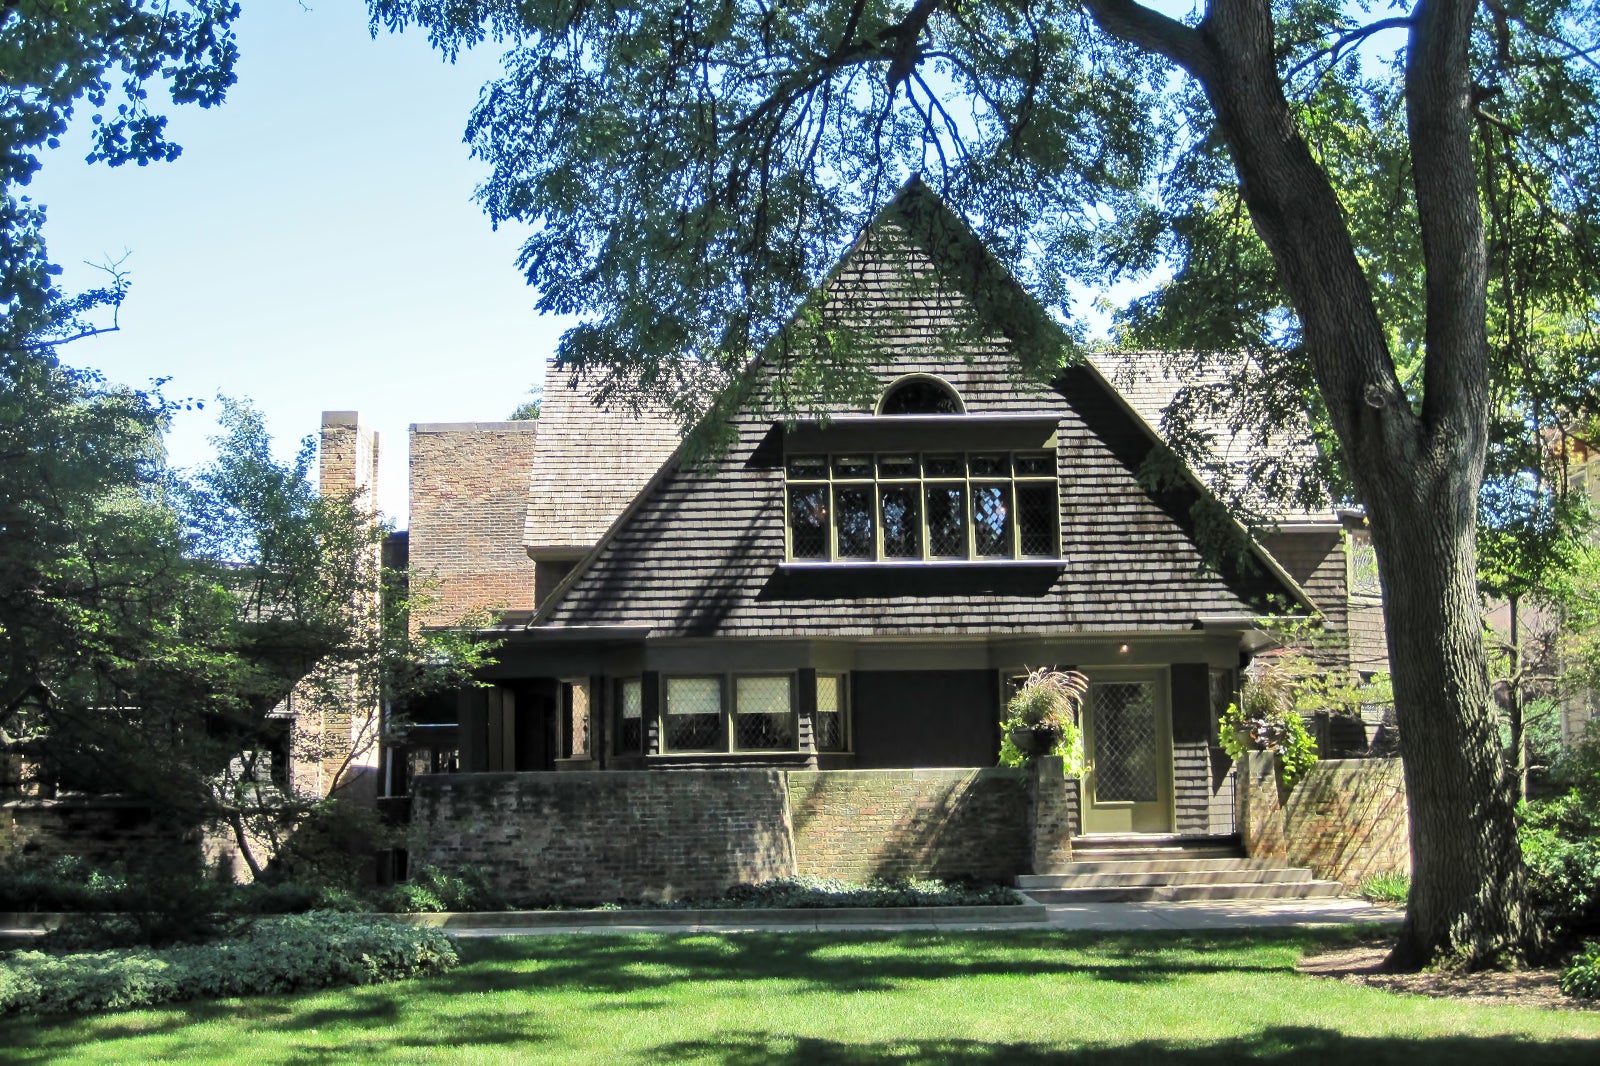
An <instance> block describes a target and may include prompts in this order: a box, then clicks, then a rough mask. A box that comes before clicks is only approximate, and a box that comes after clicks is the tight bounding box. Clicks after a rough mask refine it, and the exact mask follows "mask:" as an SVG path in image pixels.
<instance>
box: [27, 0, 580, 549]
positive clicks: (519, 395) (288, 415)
mask: <svg viewBox="0 0 1600 1066" xmlns="http://www.w3.org/2000/svg"><path fill="white" fill-rule="evenodd" d="M307 4H308V7H305V8H303V7H302V6H301V5H300V4H299V3H298V2H297V0H257V2H255V3H250V4H246V5H244V16H243V18H242V19H241V20H240V22H239V28H238V36H239V47H240V52H241V59H240V63H239V82H238V84H237V85H235V86H234V87H233V89H232V90H231V91H230V93H229V97H228V100H227V102H226V103H225V104H223V105H222V106H221V107H219V108H214V109H211V110H200V109H198V108H193V107H184V108H174V109H170V110H169V111H168V112H167V113H168V114H169V115H170V116H171V122H170V126H169V130H170V132H171V133H172V135H173V138H174V139H175V140H177V141H178V143H180V144H182V145H183V148H184V152H183V155H182V156H181V157H180V158H179V159H178V160H177V161H176V162H173V163H168V164H157V165H152V166H149V167H142V168H141V167H132V166H127V167H120V168H115V169H113V168H108V167H105V166H103V165H101V166H94V167H90V166H87V165H85V164H84V163H83V162H82V159H83V157H84V155H85V154H86V152H87V148H86V144H87V140H86V138H85V137H84V136H83V130H81V129H79V130H75V131H73V133H74V134H75V135H73V136H69V138H68V139H67V140H66V142H65V143H64V144H63V146H62V148H61V149H59V150H57V151H55V152H53V153H51V154H49V155H48V156H47V157H46V159H45V161H44V168H43V170H42V172H41V173H40V174H39V176H38V177H37V178H36V179H35V180H34V183H33V186H32V187H31V189H29V190H27V191H28V192H29V193H30V194H31V195H33V196H34V197H35V198H36V199H38V200H40V201H41V202H43V203H44V204H46V205H47V206H48V208H49V222H48V225H47V228H46V236H47V238H48V240H49V242H50V248H51V253H52V255H53V256H54V258H55V259H56V261H57V262H59V263H62V264H64V265H66V266H67V267H68V274H67V278H66V281H67V284H68V286H69V287H71V288H80V287H86V286H88V285H92V284H95V283H96V279H97V277H98V275H96V274H95V272H93V271H91V270H89V269H88V268H86V267H83V266H82V265H81V263H82V261H84V260H91V261H99V262H103V261H105V260H106V259H107V258H108V257H109V258H116V257H117V256H120V255H122V253H123V252H125V251H126V252H129V253H131V254H130V255H129V257H128V260H127V263H126V267H127V269H129V270H130V271H131V276H132V280H133V290H132V293H131V294H130V296H129V298H128V302H127V304H126V305H125V306H124V308H123V311H122V315H121V325H122V329H121V331H120V332H118V333H114V334H110V335H107V336H104V337H97V338H92V339H89V340H86V341H81V342H77V343H74V344H72V345H69V346H67V347H66V348H65V349H64V350H63V352H62V354H63V357H64V358H65V359H66V360H67V361H68V362H70V363H75V364H79V365H85V366H92V367H95V368H97V369H100V370H103V371H104V372H105V373H106V374H107V376H109V377H110V378H111V379H112V380H116V381H124V382H129V383H134V384H143V383H144V382H146V381H148V380H149V379H150V378H153V377H170V378H171V381H170V383H169V384H168V385H167V386H166V392H167V394H168V395H169V396H174V397H195V398H197V399H209V398H211V397H213V396H215V395H216V394H217V393H218V392H222V393H226V394H228V395H230V396H240V397H249V398H250V399H252V400H254V401H255V402H256V404H257V405H258V406H259V407H260V408H261V409H262V410H263V411H264V413H265V414H266V416H267V422H268V425H269V427H270V428H271V430H272V432H273V434H274V436H275V438H276V440H277V444H278V447H279V449H280V451H281V452H282V453H283V455H284V456H285V457H287V456H289V455H292V454H293V451H294V449H295V447H296V446H297V444H298V442H299V440H300V438H302V437H304V436H305V435H307V434H309V433H314V432H315V431H316V430H317V427H318V426H319V425H320V421H321V412H322V411H324V410H359V411H361V413H362V415H363V416H364V417H365V418H367V419H368V420H369V421H370V422H372V424H373V425H375V426H376V428H377V429H378V431H379V432H380V433H381V434H382V453H381V457H380V465H381V470H380V475H379V477H380V482H379V503H380V505H381V506H382V508H383V510H384V511H385V513H387V514H389V515H390V516H391V517H393V518H395V519H396V520H397V521H398V522H399V524H400V525H401V526H402V527H403V526H404V525H405V513H406V506H405V482H406V453H405V447H406V427H407V425H408V424H409V423H412V422H456V421H473V420H494V419H501V418H504V417H506V415H507V414H509V413H510V412H511V410H512V409H513V408H514V407H515V406H516V405H517V404H518V403H519V402H520V401H521V400H522V399H523V398H524V397H525V395H526V393H527V391H528V389H529V388H530V387H531V386H533V385H535V384H537V383H538V381H539V380H540V378H541V377H542V375H543V366H544V360H545V359H546V358H547V357H548V356H549V354H550V353H551V352H552V350H553V349H554V346H555V343H556V340H557V338H558V337H559V336H560V334H561V331H562V330H563V329H564V328H565V326H566V325H567V324H568V323H567V322H565V321H563V320H560V319H555V318H549V317H541V316H539V315H536V314H535V313H534V311H533V309H532V308H533V302H534V299H535V294H534V292H533V290H531V289H529V288H528V287H527V285H526V284H525V283H524V281H523V279H522V276H521V274H520V273H518V271H517V269H516V265H515V256H516V250H517V246H518V244H519V242H520V235H519V233H518V232H516V231H513V230H508V229H506V228H502V229H501V230H500V231H499V232H494V231H493V230H491V228H490V226H489V222H488V219H487V218H486V217H485V216H484V215H483V214H482V212H481V211H480V210H479V209H478V207H477V205H476V204H475V203H473V201H472V191H473V188H474V187H475V186H476V184H477V183H478V181H479V180H480V179H481V178H482V177H483V175H484V172H485V171H484V167H483V165H482V164H479V163H475V162H473V161H472V160H471V159H469V158H468V154H467V149H466V146H465V145H464V144H462V141H461V133H462V130H463V128H464V127H465V125H466V121H467V115H468V112H469V111H470V109H471V107H472V104H473V102H474V101H475V100H476V99H477V93H478V89H479V87H480V86H482V85H483V84H484V82H486V81H487V80H489V79H490V78H491V77H492V76H493V75H494V73H495V70H496V67H497V64H498V54H497V53H496V52H495V51H494V50H493V49H480V50H479V51H478V52H476V53H472V54H469V55H467V56H464V57H463V58H462V59H461V61H460V62H459V63H458V64H457V65H456V66H454V67H452V66H449V65H447V64H445V63H444V62H443V61H442V60H441V59H440V58H439V56H438V55H437V53H434V52H432V51H430V50H429V48H428V46H427V42H426V40H424V39H423V38H422V37H421V36H420V35H418V34H415V33H412V34H407V35H404V36H400V37H395V36H391V35H388V34H383V35H380V36H379V37H378V39H376V40H372V39H370V38H369V36H368V32H367V21H366V9H365V7H364V5H363V4H362V2H361V0H307ZM213 406H214V405H208V408H210V407H213ZM210 415H211V411H210V410H209V409H208V410H207V411H206V412H204V413H191V414H183V415H180V416H179V418H178V421H177V423H176V425H175V426H174V428H173V432H172V435H171V437H170V439H169V449H170V455H171V458H172V460H173V461H174V462H175V463H178V464H182V465H187V464H191V463H195V462H198V461H201V460H203V459H204V458H205V456H206V454H207V445H206V437H207V436H208V435H209V434H210V433H211V432H212V431H213V425H212V422H211V417H210Z"/></svg>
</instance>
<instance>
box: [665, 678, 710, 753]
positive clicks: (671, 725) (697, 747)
mask: <svg viewBox="0 0 1600 1066" xmlns="http://www.w3.org/2000/svg"><path fill="white" fill-rule="evenodd" d="M666 742H667V743H666V746H667V749H668V750H670V751H716V750H720V749H721V748H722V679H721V678H718V677H669V678H667V714H666Z"/></svg>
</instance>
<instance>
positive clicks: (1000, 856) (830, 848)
mask: <svg viewBox="0 0 1600 1066" xmlns="http://www.w3.org/2000/svg"><path fill="white" fill-rule="evenodd" d="M787 776H788V780H789V805H790V810H791V812H792V822H793V825H794V855H795V868H796V872H797V873H799V874H801V875H807V876H815V877H839V878H845V879H847V880H852V881H864V880H867V879H869V878H873V877H971V878H976V879H979V880H983V881H1008V880H1010V879H1011V878H1013V877H1015V876H1016V875H1017V874H1018V873H1024V872H1026V871H1027V870H1028V869H1029V868H1030V866H1031V863H1032V843H1031V840H1030V837H1029V832H1028V804H1029V800H1028V780H1027V776H1026V775H1025V774H1024V773H1023V772H1021V771H1017V770H1002V769H993V768H987V769H982V770H976V769H974V770H966V769H955V770H799V771H790V772H789V773H788V775H787Z"/></svg>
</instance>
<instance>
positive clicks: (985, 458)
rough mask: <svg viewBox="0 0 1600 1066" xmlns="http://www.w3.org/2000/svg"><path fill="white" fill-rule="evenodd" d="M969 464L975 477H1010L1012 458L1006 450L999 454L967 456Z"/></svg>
mask: <svg viewBox="0 0 1600 1066" xmlns="http://www.w3.org/2000/svg"><path fill="white" fill-rule="evenodd" d="M967 465H968V466H969V467H970V468H971V470H972V476H973V477H1010V476H1011V458H1010V456H1008V455H1006V454H1005V453H1004V452H1001V453H1000V454H998V455H991V454H984V455H971V456H968V457H967Z"/></svg>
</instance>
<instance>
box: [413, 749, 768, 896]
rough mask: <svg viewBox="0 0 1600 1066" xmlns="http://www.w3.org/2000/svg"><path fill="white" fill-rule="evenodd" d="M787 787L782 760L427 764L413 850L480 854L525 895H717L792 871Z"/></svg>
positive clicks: (425, 854)
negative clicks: (501, 767) (718, 764)
mask: <svg viewBox="0 0 1600 1066" xmlns="http://www.w3.org/2000/svg"><path fill="white" fill-rule="evenodd" d="M784 791H785V790H784V781H783V773H782V772H781V771H776V770H707V771H699V772H695V773H655V772H650V771H644V770H640V771H605V772H573V773H528V774H452V775H448V776H424V777H419V778H417V780H416V782H415V784H414V785H413V788H412V817H411V825H412V832H413V833H414V834H416V836H417V839H416V840H415V841H414V842H413V843H412V847H411V858H412V862H413V863H418V862H421V863H432V864H436V865H453V864H471V865H475V866H481V867H483V868H485V869H486V870H488V871H489V873H490V875H491V876H492V877H493V879H494V882H495V884H496V885H497V886H498V887H499V888H500V889H501V890H502V891H504V892H506V893H508V894H510V895H511V896H512V897H513V898H516V899H519V900H524V901H560V902H566V903H598V902H603V901H605V900H614V899H640V898H653V899H681V898H685V897H692V896H707V895H716V894H718V893H720V892H722V890H723V889H725V888H727V887H728V886H729V885H734V884H740V883H745V882H754V881H762V880H768V879H771V878H774V877H784V876H788V875H790V874H792V873H793V871H794V851H793V844H792V832H791V829H790V825H789V812H788V805H787V803H786V802H785V799H784Z"/></svg>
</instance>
